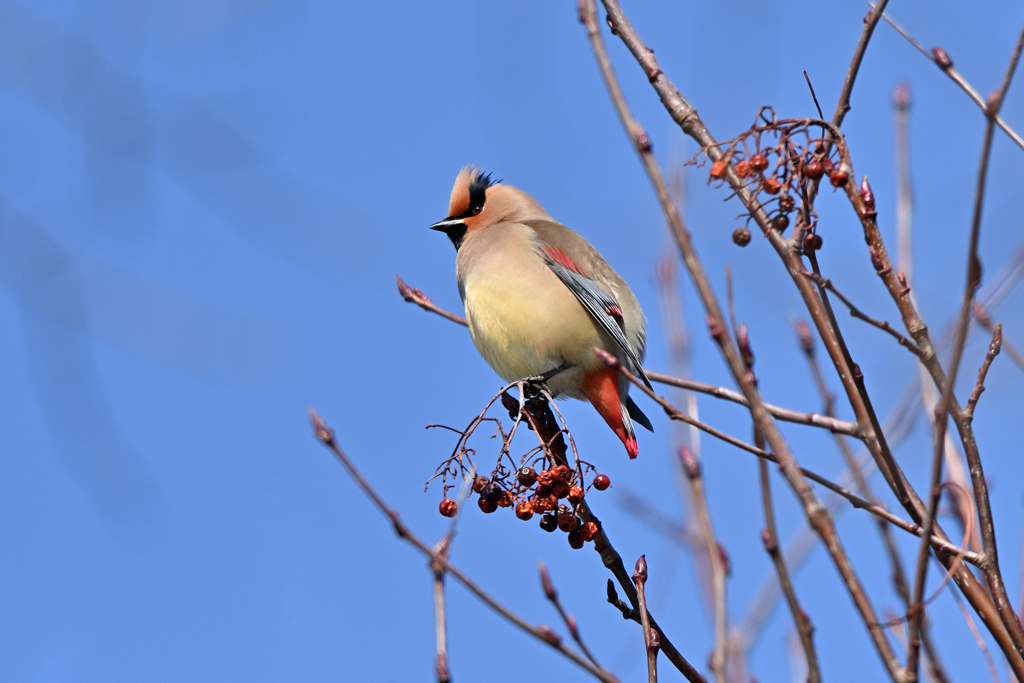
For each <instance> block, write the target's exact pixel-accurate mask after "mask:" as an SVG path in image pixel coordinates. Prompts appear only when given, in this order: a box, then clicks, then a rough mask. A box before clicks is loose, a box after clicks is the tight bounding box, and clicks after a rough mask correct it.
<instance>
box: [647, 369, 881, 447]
mask: <svg viewBox="0 0 1024 683" xmlns="http://www.w3.org/2000/svg"><path fill="white" fill-rule="evenodd" d="M644 372H645V373H646V374H647V378H648V379H650V380H651V381H652V382H657V383H659V384H667V385H669V386H673V387H679V388H680V389H686V390H688V391H696V392H697V393H700V394H707V395H708V396H714V397H715V398H720V399H724V400H726V401H732V402H733V403H738V404H739V405H741V406H749V404H748V403H747V399H746V398H745V397H744V396H743V394H741V393H740V392H738V391H733V390H732V389H727V388H725V387H718V386H715V385H713V384H705V383H704V382H697V381H695V380H691V379H685V378H682V377H673V376H672V375H666V374H664V373H661V372H653V371H650V370H644ZM764 407H765V410H767V411H768V413H769V414H771V415H772V416H773V417H776V418H778V419H780V420H782V421H783V422H793V423H795V424H802V425H807V426H809V427H821V428H822V429H827V430H829V431H830V432H832V433H833V434H846V435H847V436H852V437H854V438H860V436H861V429H860V426H859V425H857V423H856V422H847V421H845V420H840V419H837V418H835V417H829V416H827V415H819V414H818V413H803V412H800V411H798V410H791V409H789V408H782V407H779V406H775V405H772V404H770V403H765V404H764Z"/></svg>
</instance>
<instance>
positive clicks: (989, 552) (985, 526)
mask: <svg viewBox="0 0 1024 683" xmlns="http://www.w3.org/2000/svg"><path fill="white" fill-rule="evenodd" d="M1022 49H1024V29H1022V30H1021V33H1020V37H1019V38H1018V40H1017V44H1016V47H1015V48H1014V51H1013V54H1012V56H1011V57H1010V63H1009V65H1008V66H1007V69H1006V74H1005V76H1004V77H1003V83H1002V86H1001V87H1000V89H999V90H998V91H997V92H996V93H995V95H994V96H992V97H990V98H989V101H988V103H987V104H986V107H985V117H986V125H985V139H984V142H983V143H982V152H981V163H980V164H979V168H978V181H977V187H976V189H975V193H974V212H973V217H972V220H971V239H970V246H969V248H968V254H967V275H966V280H967V282H966V284H965V285H964V294H963V301H962V303H961V307H960V317H959V319H958V320H957V327H956V341H955V342H954V344H953V357H952V359H951V360H950V364H949V372H948V378H947V379H946V382H945V385H944V386H942V400H941V401H940V403H939V406H938V408H937V409H936V411H935V418H936V419H935V443H934V454H933V464H932V472H931V475H932V478H931V489H930V495H931V499H930V500H929V502H928V511H927V513H926V514H925V518H924V524H923V527H924V529H925V533H926V534H930V532H931V529H932V525H933V524H934V521H935V511H936V509H937V508H938V504H939V497H940V496H941V489H940V488H939V483H940V479H941V476H942V452H943V451H942V447H943V443H944V441H945V436H946V426H947V424H948V422H947V414H948V413H949V412H950V406H951V399H952V396H953V388H954V385H955V383H956V377H957V373H958V371H959V369H960V360H961V358H962V357H963V351H964V346H965V345H966V343H967V332H968V328H969V326H970V311H971V303H972V301H973V300H974V294H975V292H976V291H977V289H978V287H979V285H980V284H981V263H980V261H979V260H978V241H979V238H980V235H981V214H982V207H983V205H984V198H985V188H986V185H987V181H988V166H989V159H990V158H991V153H992V139H993V136H994V134H995V125H996V123H995V119H996V116H998V114H999V109H1000V108H1001V107H1002V104H1003V100H1004V99H1005V97H1006V91H1007V89H1008V88H1009V87H1010V82H1011V80H1012V78H1013V73H1014V71H1016V69H1017V62H1018V60H1019V59H1020V54H1021V50H1022ZM993 343H994V342H993ZM993 356H994V354H993ZM982 379H983V378H982ZM940 386H941V385H940ZM970 419H971V415H970V414H968V413H967V411H963V412H962V414H961V415H960V416H959V417H958V418H957V421H958V423H961V424H964V425H965V427H967V428H968V429H969V424H970ZM972 438H973V434H972ZM965 446H966V444H965ZM967 457H968V462H969V463H970V465H971V468H970V469H971V477H972V479H973V480H974V488H975V501H976V504H977V507H978V515H979V517H981V518H982V519H981V525H980V526H981V534H982V545H983V548H984V549H985V554H986V556H987V558H986V559H987V560H988V562H987V563H986V566H983V567H982V570H983V571H984V573H985V577H986V579H987V580H988V583H989V587H990V588H991V590H992V595H993V598H994V600H995V603H996V607H997V609H998V610H999V615H1000V617H1001V618H1002V620H1003V623H1004V625H1005V626H1006V628H1007V630H1008V631H1009V632H1010V635H1011V636H1012V637H1013V639H1014V644H1015V645H1016V646H1017V649H1018V651H1024V650H1022V648H1024V629H1022V628H1021V623H1020V620H1019V619H1018V618H1017V615H1016V613H1015V612H1014V611H1013V608H1012V606H1011V605H1010V601H1009V597H1008V596H1007V595H1006V588H1005V586H1004V585H1003V579H1002V574H1001V571H1000V569H999V561H998V556H997V555H996V552H997V551H996V540H995V529H994V527H993V524H992V513H991V509H990V507H989V500H988V486H987V484H986V482H985V481H984V479H983V476H982V477H980V478H979V474H981V473H980V469H981V458H980V457H979V456H978V455H977V453H976V452H975V454H974V457H973V458H972V456H971V454H968V456H967ZM972 460H973V461H972ZM930 550H931V549H930V547H929V544H928V543H927V541H926V540H925V541H922V543H921V548H920V550H919V552H918V559H917V571H916V573H915V579H914V596H913V603H912V604H911V607H910V608H909V609H908V612H907V616H908V618H911V617H912V618H911V621H910V640H909V645H908V647H907V674H908V678H909V680H911V681H914V680H916V678H917V656H918V652H919V647H920V646H919V642H918V638H917V634H918V632H919V631H920V625H921V619H922V616H923V614H924V605H923V603H922V598H923V596H924V584H925V580H926V572H927V562H928V555H929V552H930ZM915 608H916V612H914V610H915Z"/></svg>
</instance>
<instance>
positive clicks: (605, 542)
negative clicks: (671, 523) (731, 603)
mask: <svg viewBox="0 0 1024 683" xmlns="http://www.w3.org/2000/svg"><path fill="white" fill-rule="evenodd" d="M523 408H524V410H523V411H522V412H523V413H524V414H525V416H526V418H527V420H528V422H529V425H530V427H531V428H532V429H533V431H534V433H535V434H536V435H537V439H538V441H539V442H540V444H541V446H542V447H543V448H544V450H545V452H546V453H547V454H548V455H549V456H550V457H551V458H552V459H553V460H554V461H555V462H556V463H558V464H567V463H568V460H567V451H568V447H567V446H566V443H565V436H564V434H565V431H564V430H563V429H561V428H559V426H558V422H557V421H556V420H555V415H554V413H553V412H552V410H551V405H550V403H549V402H548V401H547V400H546V399H543V397H540V398H538V399H535V400H534V401H528V402H527V403H526V404H524V406H523ZM579 514H580V517H581V518H582V519H583V521H584V522H594V523H595V524H596V525H597V527H598V532H597V535H596V536H594V550H595V552H597V553H598V555H599V556H600V558H601V562H602V563H603V564H604V566H605V567H606V568H607V569H608V571H610V572H611V573H612V576H614V577H615V580H616V581H617V582H618V584H619V586H620V587H621V588H622V590H623V591H624V592H625V593H626V597H627V598H628V599H629V602H630V604H631V605H632V609H633V610H634V611H635V612H639V609H640V603H639V597H638V596H637V592H636V588H635V587H634V586H633V579H632V577H631V576H630V574H629V573H628V572H627V571H626V566H625V564H624V563H623V561H622V556H621V555H619V553H618V551H617V550H615V547H614V546H613V545H612V542H611V540H610V539H609V538H608V534H607V532H606V531H605V528H604V525H603V524H601V520H599V519H598V518H597V516H596V515H594V513H593V511H592V510H591V509H590V506H589V504H588V503H587V501H586V499H584V500H583V501H581V502H580V504H579ZM649 617H650V620H651V624H652V626H653V627H654V628H655V629H656V630H657V631H658V632H659V634H660V636H661V640H660V645H661V650H662V652H664V654H665V657H666V658H667V659H668V660H669V661H670V662H671V663H672V665H673V666H675V667H676V669H678V670H679V672H680V673H682V674H683V676H684V677H685V678H686V680H687V681H689V682H690V683H707V681H706V680H705V678H704V677H703V676H702V675H701V674H700V672H698V671H697V670H696V669H695V668H694V667H693V665H691V664H690V662H688V661H687V660H686V658H685V657H683V655H682V654H681V653H680V652H679V650H677V649H676V647H675V646H674V645H673V644H672V642H671V641H670V640H669V639H668V637H667V636H666V635H665V634H664V632H663V631H662V630H661V628H660V627H659V626H658V623H657V621H655V619H654V617H653V615H649Z"/></svg>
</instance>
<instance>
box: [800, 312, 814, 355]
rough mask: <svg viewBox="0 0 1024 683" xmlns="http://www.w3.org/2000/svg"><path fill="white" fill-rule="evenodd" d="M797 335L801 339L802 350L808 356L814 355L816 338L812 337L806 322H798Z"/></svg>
mask: <svg viewBox="0 0 1024 683" xmlns="http://www.w3.org/2000/svg"><path fill="white" fill-rule="evenodd" d="M796 334H797V336H798V337H799V338H800V348H802V349H803V350H804V353H806V354H807V355H808V356H813V355H814V337H812V336H811V328H810V326H808V324H807V321H806V320H797V321H796Z"/></svg>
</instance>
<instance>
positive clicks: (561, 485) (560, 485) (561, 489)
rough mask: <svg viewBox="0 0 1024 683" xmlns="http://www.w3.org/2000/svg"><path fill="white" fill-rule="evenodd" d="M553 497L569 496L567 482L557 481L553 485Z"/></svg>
mask: <svg viewBox="0 0 1024 683" xmlns="http://www.w3.org/2000/svg"><path fill="white" fill-rule="evenodd" d="M551 495H552V496H554V497H555V498H565V497H566V496H568V495H569V483H568V482H565V481H561V480H559V481H556V482H555V483H554V484H552V485H551Z"/></svg>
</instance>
